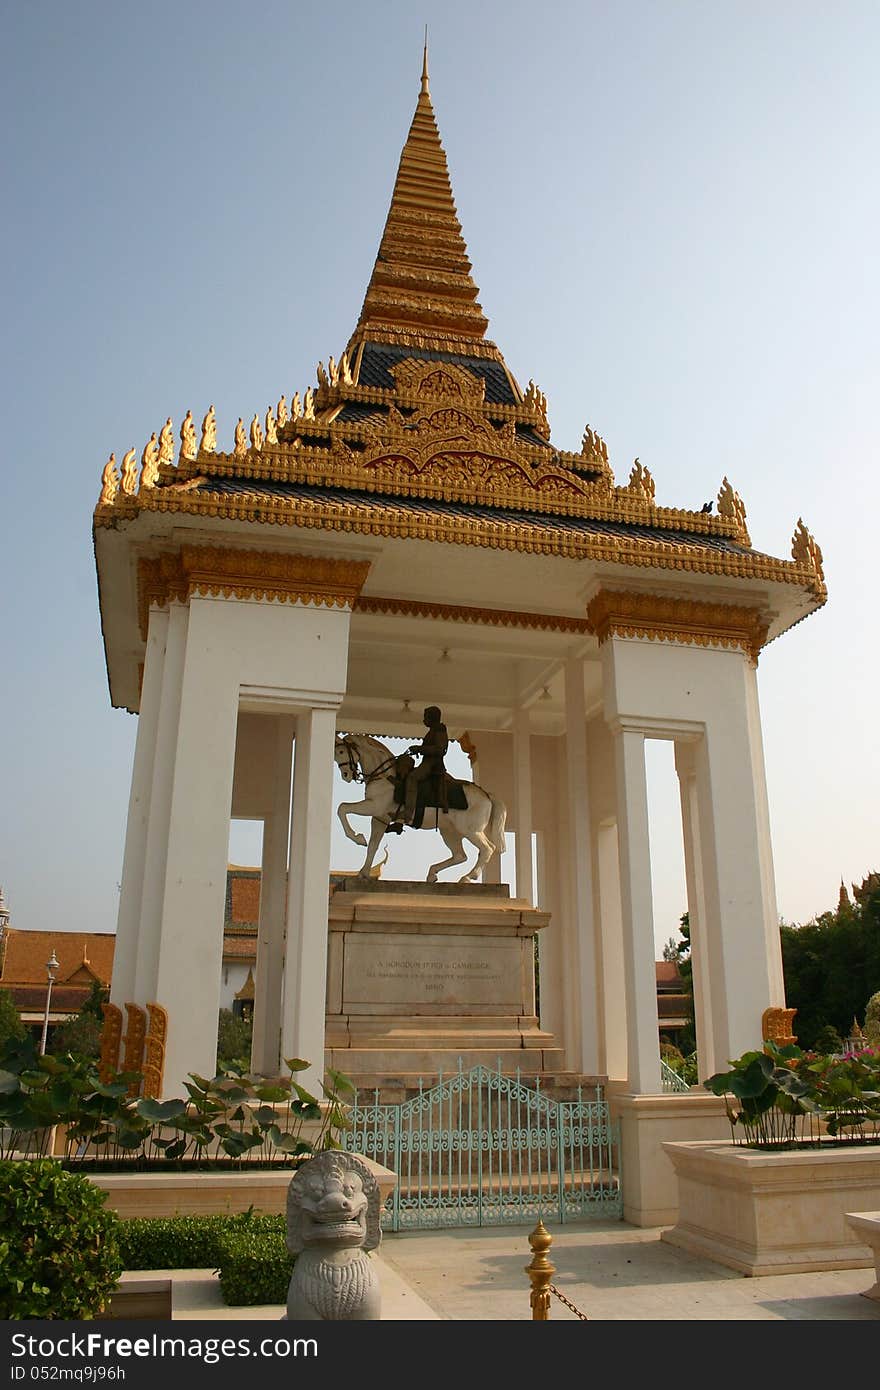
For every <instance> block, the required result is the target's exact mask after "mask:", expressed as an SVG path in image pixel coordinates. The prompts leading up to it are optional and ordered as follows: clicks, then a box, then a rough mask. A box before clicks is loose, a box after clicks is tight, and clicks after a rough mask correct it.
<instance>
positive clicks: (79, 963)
mask: <svg viewBox="0 0 880 1390" xmlns="http://www.w3.org/2000/svg"><path fill="white" fill-rule="evenodd" d="M115 945H116V937H115V936H114V934H113V933H112V932H82V931H72V932H67V931H20V930H19V929H18V928H17V927H10V928H9V929H8V931H7V932H6V952H5V955H4V959H3V973H2V976H0V978H2V982H3V984H4V985H11V984H25V985H30V984H33V985H41V986H43V987H44V993H45V985H46V962H47V960H48V959H49V957H50V956H51V955H52V952H53V951H54V952H55V958H56V960H57V961H58V970H57V971H56V974H55V979H56V981H57V983H58V984H59V985H60V984H63V983H64V982H65V981H67V980H70V979H76V981H77V983H79V981H85V992H86V993H88V988H89V985H90V984H91V980H92V979H96V980H100V981H101V983H102V984H105V985H108V984H109V983H110V973H111V971H112V969H113V949H114V947H115ZM84 965H85V966H86V970H85V972H83V966H84Z"/></svg>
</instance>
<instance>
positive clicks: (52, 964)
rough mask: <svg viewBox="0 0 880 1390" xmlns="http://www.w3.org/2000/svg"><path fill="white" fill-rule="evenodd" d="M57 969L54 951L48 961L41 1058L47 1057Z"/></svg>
mask: <svg viewBox="0 0 880 1390" xmlns="http://www.w3.org/2000/svg"><path fill="white" fill-rule="evenodd" d="M57 969H58V960H57V958H56V955H55V952H54V951H53V952H52V954H51V956H50V957H49V959H48V960H47V961H46V979H47V980H48V984H47V986H46V1011H45V1013H44V1014H43V1036H42V1038H41V1039H40V1056H41V1057H43V1056H45V1053H46V1037H47V1035H48V1033H49V1005H50V1003H51V1001H52V986H53V985H54V983H55V971H56V970H57Z"/></svg>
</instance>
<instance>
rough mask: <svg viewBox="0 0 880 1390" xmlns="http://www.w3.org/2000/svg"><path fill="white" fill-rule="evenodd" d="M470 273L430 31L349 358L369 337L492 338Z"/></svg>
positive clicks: (461, 340)
mask: <svg viewBox="0 0 880 1390" xmlns="http://www.w3.org/2000/svg"><path fill="white" fill-rule="evenodd" d="M470 270H471V263H470V260H469V259H468V254H467V246H466V245H465V242H464V238H463V236H462V234H461V224H460V222H459V220H458V215H457V212H456V208H455V202H454V200H453V196H452V186H451V184H450V182H449V170H448V167H447V164H446V153H445V151H444V149H443V146H442V144H441V143H440V132H439V131H438V129H437V122H436V120H435V118H434V108H433V106H432V105H431V94H430V91H429V89H428V42H427V33H426V35H425V47H424V52H423V57H422V79H421V90H420V91H419V97H418V101H417V103H416V110H415V115H414V116H413V120H412V125H411V126H410V130H409V134H408V136H407V138H406V144H405V145H404V147H403V152H402V154H401V156H400V164H399V166H398V170H397V178H396V180H395V183H394V191H393V193H392V195H391V206H390V208H389V209H388V217H387V219H386V222H385V231H384V233H383V235H382V241H381V244H380V246H379V254H378V255H377V257H376V264H375V266H374V267H373V274H372V276H371V278H370V283H369V285H368V287H367V293H366V296H365V298H364V304H363V308H362V309H361V315H360V318H359V320H358V325H357V328H356V330H355V333H354V335H353V337H352V340H351V342H350V343H349V347H348V352H349V357H351V355H352V350H353V347H354V345H355V344H356V343H357V342H358V341H361V340H362V339H363V338H365V337H369V338H370V339H372V340H373V341H376V340H379V341H383V340H384V341H395V340H397V339H399V338H400V337H402V336H403V335H407V336H408V338H409V339H411V337H412V336H413V335H415V336H416V337H418V336H422V335H424V336H425V337H430V336H436V335H438V334H440V335H443V336H445V337H451V338H454V339H458V340H459V343H460V346H461V347H464V346H465V345H466V344H468V343H473V342H474V341H480V340H482V339H483V338H485V334H486V329H487V328H488V326H489V325H488V321H487V320H486V318H485V316H484V314H483V311H482V309H481V308H480V305H479V304H478V303H477V296H478V294H479V290H478V289H477V287H476V285H475V284H474V282H473V280H472V279H471V275H470ZM453 346H456V345H453Z"/></svg>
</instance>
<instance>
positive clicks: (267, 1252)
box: [217, 1230, 295, 1307]
mask: <svg viewBox="0 0 880 1390" xmlns="http://www.w3.org/2000/svg"><path fill="white" fill-rule="evenodd" d="M294 1259H295V1256H293V1255H291V1254H290V1252H289V1251H288V1249H287V1245H286V1241H285V1236H284V1235H283V1234H281V1233H276V1232H273V1231H259V1232H258V1231H253V1230H246V1231H236V1232H231V1233H229V1234H228V1235H225V1236H221V1237H220V1240H219V1260H218V1264H219V1269H218V1271H217V1272H218V1274H219V1275H220V1292H221V1294H222V1295H223V1302H224V1303H226V1304H228V1305H231V1306H234V1307H241V1306H243V1305H253V1304H255V1303H286V1302H287V1288H288V1285H289V1283H290V1276H291V1274H292V1273H293V1264H294Z"/></svg>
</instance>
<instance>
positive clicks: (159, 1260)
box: [119, 1211, 286, 1269]
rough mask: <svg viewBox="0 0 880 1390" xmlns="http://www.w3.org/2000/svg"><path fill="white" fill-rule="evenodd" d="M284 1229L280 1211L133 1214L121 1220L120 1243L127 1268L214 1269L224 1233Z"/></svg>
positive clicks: (281, 1231) (271, 1232)
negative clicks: (275, 1213)
mask: <svg viewBox="0 0 880 1390" xmlns="http://www.w3.org/2000/svg"><path fill="white" fill-rule="evenodd" d="M285 1229H286V1227H285V1218H284V1216H283V1215H282V1214H278V1215H274V1216H263V1215H259V1214H256V1213H254V1212H250V1211H247V1212H242V1213H241V1214H240V1215H236V1216H164V1217H158V1216H134V1217H131V1218H130V1219H129V1220H128V1221H123V1222H122V1224H121V1229H120V1231H119V1247H120V1251H121V1254H122V1260H123V1264H124V1267H125V1268H126V1269H214V1268H216V1267H217V1265H218V1264H219V1263H220V1243H221V1241H222V1240H223V1239H225V1237H227V1236H229V1235H233V1234H236V1233H238V1234H241V1233H242V1232H244V1231H250V1232H252V1233H253V1234H254V1235H259V1236H263V1235H280V1236H281V1237H282V1239H283V1237H284V1233H285Z"/></svg>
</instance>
